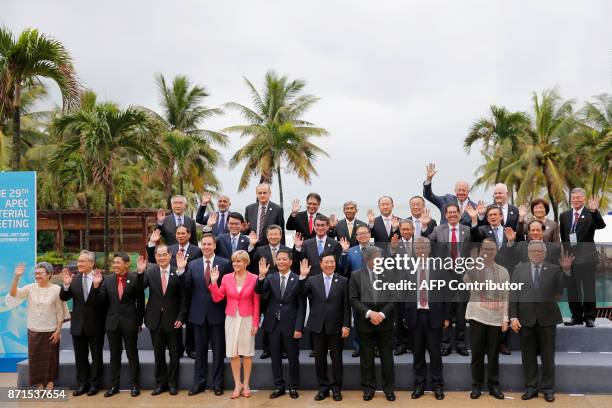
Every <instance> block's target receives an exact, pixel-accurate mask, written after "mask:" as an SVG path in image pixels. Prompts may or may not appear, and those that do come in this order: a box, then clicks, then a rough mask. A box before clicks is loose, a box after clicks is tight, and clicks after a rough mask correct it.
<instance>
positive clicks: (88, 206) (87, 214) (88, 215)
mask: <svg viewBox="0 0 612 408" xmlns="http://www.w3.org/2000/svg"><path fill="white" fill-rule="evenodd" d="M90 234H91V198H90V197H89V194H85V249H87V250H89V236H90Z"/></svg>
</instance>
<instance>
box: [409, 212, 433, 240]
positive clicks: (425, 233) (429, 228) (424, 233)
mask: <svg viewBox="0 0 612 408" xmlns="http://www.w3.org/2000/svg"><path fill="white" fill-rule="evenodd" d="M406 219H407V220H410V221H412V222H414V218H413V217H412V215H411V216H410V217H408V218H406ZM413 225H414V224H413ZM437 226H438V223H437V222H436V220H434V219H433V218H432V219H431V221H430V222H429V224H427V228H425V230H421V236H422V237H426V236H428V235H429V234H431V233H432V232H433V230H434V228H436V227H437ZM415 231H416V228H415Z"/></svg>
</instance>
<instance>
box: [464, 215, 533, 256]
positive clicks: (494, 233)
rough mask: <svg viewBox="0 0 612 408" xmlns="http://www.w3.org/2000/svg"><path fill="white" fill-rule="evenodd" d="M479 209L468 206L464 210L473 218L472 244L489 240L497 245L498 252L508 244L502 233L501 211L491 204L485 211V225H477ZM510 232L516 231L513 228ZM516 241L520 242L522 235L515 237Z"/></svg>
mask: <svg viewBox="0 0 612 408" xmlns="http://www.w3.org/2000/svg"><path fill="white" fill-rule="evenodd" d="M480 208H482V206H479V209H474V208H473V207H471V206H468V209H467V210H466V211H468V213H469V214H470V217H473V218H472V222H471V229H470V236H471V239H472V242H482V240H483V239H485V238H491V239H492V240H494V241H495V242H496V243H497V249H498V250H499V249H500V248H501V247H502V245H503V244H505V243H506V242H508V239H507V237H506V234H505V233H504V228H505V227H504V225H503V218H502V217H503V213H502V210H501V208H500V207H498V206H497V205H495V204H491V205H490V206H488V207H487V208H486V210H485V214H484V216H485V219H486V224H484V225H478V217H479V214H478V213H479V212H480ZM517 220H518V218H517ZM517 222H518V221H517ZM509 228H512V227H509ZM512 230H513V231H516V229H514V228H512ZM516 239H517V241H520V240H521V239H522V235H521V234H519V235H517V237H516Z"/></svg>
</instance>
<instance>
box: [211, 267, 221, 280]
mask: <svg viewBox="0 0 612 408" xmlns="http://www.w3.org/2000/svg"><path fill="white" fill-rule="evenodd" d="M217 280H219V266H218V265H217V266H214V267H213V268H212V271H211V272H210V281H211V282H212V283H217Z"/></svg>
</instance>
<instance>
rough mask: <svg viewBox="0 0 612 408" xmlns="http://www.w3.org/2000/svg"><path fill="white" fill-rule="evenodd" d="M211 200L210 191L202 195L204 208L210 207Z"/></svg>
mask: <svg viewBox="0 0 612 408" xmlns="http://www.w3.org/2000/svg"><path fill="white" fill-rule="evenodd" d="M211 199H212V194H211V193H210V191H205V192H203V193H202V205H204V206H206V205H208V203H210V200H211Z"/></svg>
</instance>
